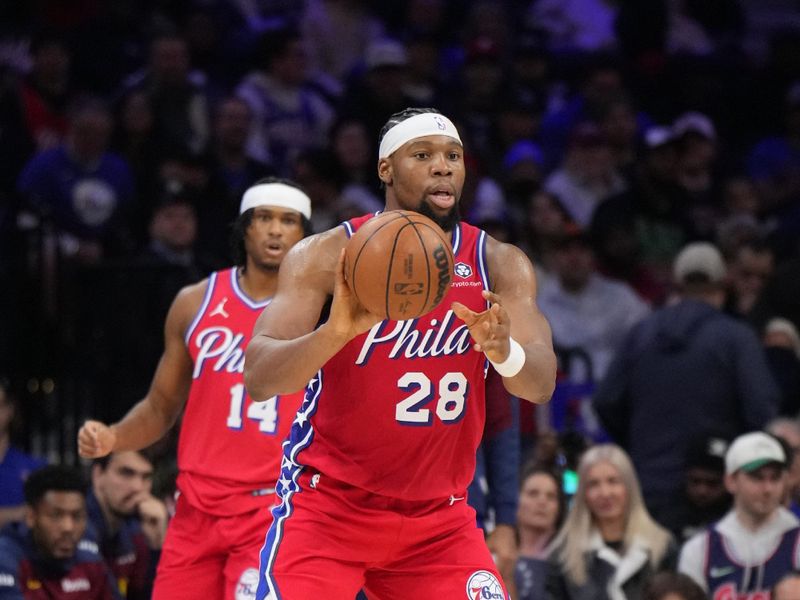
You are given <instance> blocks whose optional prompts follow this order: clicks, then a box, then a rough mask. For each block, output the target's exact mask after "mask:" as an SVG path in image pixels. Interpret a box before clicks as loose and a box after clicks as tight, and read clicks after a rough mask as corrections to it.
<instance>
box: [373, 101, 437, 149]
mask: <svg viewBox="0 0 800 600" xmlns="http://www.w3.org/2000/svg"><path fill="white" fill-rule="evenodd" d="M426 113H433V114H435V115H440V114H442V113H441V111H439V110H437V109H435V108H406V109H403V110H401V111H400V112H396V113H394V114H393V115H392V116H391V117H389V120H388V121H386V123H385V124H384V126H383V127H382V128H381V132H380V135H378V145H380V143H381V141H383V137H384V136H385V135H386V133H387V132H388V131H389V130H390V129H391V128H392V127H394V126H395V125H397V124H398V123H402V122H403V121H405V120H406V119H410V118H411V117H415V116H416V115H424V114H426Z"/></svg>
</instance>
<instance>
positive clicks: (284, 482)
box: [245, 109, 556, 600]
mask: <svg viewBox="0 0 800 600" xmlns="http://www.w3.org/2000/svg"><path fill="white" fill-rule="evenodd" d="M378 175H379V177H380V179H381V181H382V182H383V184H384V185H385V188H386V209H387V210H393V209H406V210H415V211H418V212H420V213H423V214H425V215H427V216H429V217H431V218H432V219H434V220H435V221H436V222H437V223H438V224H439V225H440V226H441V227H442V228H443V229H444V230H445V231H446V232H447V233H448V234H449V235H450V237H451V239H452V245H453V253H454V256H455V266H454V274H453V284H452V287H451V290H450V292H449V294H448V296H447V297H446V298H445V299H444V301H443V302H442V303H441V304H440V305H439V307H437V308H436V309H435V310H434V311H432V312H430V313H429V314H427V315H425V316H423V317H420V318H419V319H415V320H409V321H381V319H380V318H379V317H377V316H376V315H373V314H370V313H369V312H367V311H366V309H364V308H363V307H362V306H361V305H360V304H359V303H358V301H357V300H356V299H355V297H354V295H353V294H352V293H351V292H350V290H349V288H348V287H347V284H346V282H345V280H344V275H343V264H344V258H343V257H344V250H343V249H344V246H345V244H346V243H347V240H348V238H349V236H350V235H351V234H352V233H353V232H354V231H355V230H356V229H358V227H360V226H361V225H362V224H363V223H364V222H366V221H367V220H368V219H369V218H370V216H369V215H367V216H364V217H360V218H357V219H353V220H352V221H349V222H347V223H344V224H343V226H342V227H338V228H335V229H331V230H329V231H327V232H324V233H321V234H319V235H315V236H312V237H310V238H308V239H306V240H304V241H303V242H301V243H300V244H298V245H297V246H296V247H295V248H293V249H292V251H291V252H290V253H289V254H288V255H287V257H286V260H285V261H284V265H283V267H282V268H281V273H280V277H279V281H278V289H277V291H276V293H275V297H274V299H273V302H272V304H271V305H270V306H269V307H268V308H267V309H266V310H265V311H264V312H263V314H262V315H261V317H259V320H258V322H257V323H256V328H255V330H254V333H253V339H252V340H251V342H250V344H249V345H248V348H247V353H246V357H247V358H246V361H245V382H246V385H247V389H248V391H249V392H250V394H251V395H253V397H256V398H261V397H267V396H269V395H272V394H278V393H289V392H293V391H295V390H297V389H299V388H301V387H303V386H304V385H306V384H307V383H308V386H307V390H306V399H305V400H304V402H303V405H302V406H301V408H300V410H299V411H298V413H297V417H296V419H295V422H294V425H293V426H292V430H291V433H290V438H289V441H288V443H287V444H286V445H285V446H284V457H283V464H282V471H281V477H280V479H279V481H278V485H277V492H278V495H279V497H280V498H281V504H280V505H278V506H276V507H275V508H274V509H273V521H272V524H271V527H270V529H269V531H268V533H267V536H266V542H265V545H264V548H263V550H262V553H261V572H260V578H259V585H258V591H257V595H256V596H257V598H259V599H264V598H269V599H278V598H282V599H285V600H298V599H300V600H306V599H308V600H310V599H317V598H326V599H329V600H338V599H341V600H351V599H352V598H353V596H354V595H355V593H356V592H357V591H358V590H359V589H360V588H362V587H363V588H364V589H365V590H366V593H367V596H368V597H375V598H381V599H382V600H387V599H389V600H391V599H394V598H397V599H400V598H437V599H450V598H458V599H462V598H465V597H466V598H497V599H501V598H505V597H506V596H507V592H506V591H505V588H504V587H503V584H502V582H501V580H500V577H499V575H498V572H497V569H496V568H495V566H494V563H493V561H492V557H491V555H490V554H489V551H488V550H487V548H486V544H485V542H484V539H483V534H482V532H481V531H480V530H479V529H478V528H477V527H476V523H475V512H474V511H473V510H472V508H470V507H469V505H468V504H467V503H466V502H465V498H466V489H467V486H468V485H469V483H470V481H471V480H472V476H473V472H474V469H475V452H476V449H477V447H478V443H479V442H480V438H481V434H482V432H483V421H484V416H485V414H484V413H485V404H484V378H485V372H486V368H487V360H488V361H491V362H492V363H493V364H495V365H496V369H497V370H498V371H499V372H500V373H501V374H502V375H503V376H504V377H503V381H504V384H505V387H506V388H507V389H508V391H509V392H511V393H512V394H514V395H516V396H519V397H522V398H526V399H528V400H531V401H533V402H545V401H547V400H548V399H549V397H550V394H551V393H552V391H553V388H554V385H555V370H556V359H555V355H554V353H553V348H552V343H551V336H550V328H549V326H548V324H547V322H546V320H545V319H544V317H543V316H542V315H541V313H540V312H539V310H538V309H537V307H536V302H535V296H536V279H535V275H534V272H533V267H532V266H531V263H530V261H529V260H528V259H527V258H526V257H525V255H524V254H523V253H522V252H521V251H520V250H519V249H517V248H516V247H514V246H511V245H508V244H503V243H500V242H498V241H497V240H494V239H493V238H490V237H488V236H487V235H486V234H485V233H484V232H483V231H481V230H479V229H477V228H475V227H472V226H470V225H468V224H466V223H463V222H460V220H459V216H458V201H459V197H460V195H461V190H462V187H463V184H464V176H465V172H464V159H463V148H462V144H461V140H460V138H459V135H458V132H457V130H456V128H455V127H454V126H453V124H452V123H451V122H450V120H449V119H447V118H446V117H444V116H443V115H441V114H440V113H438V112H437V111H434V110H432V109H407V110H405V111H403V112H401V113H397V114H396V115H393V116H392V118H391V119H390V120H389V122H388V123H387V124H386V126H385V127H384V128H383V131H382V135H381V143H380V158H379V161H378ZM331 297H332V300H331V304H330V310H329V313H328V316H327V320H325V322H324V323H323V324H322V325H320V326H319V327H317V323H318V320H319V318H320V313H321V312H322V310H323V307H324V306H325V305H326V303H327V302H328V300H329V299H330V298H331ZM309 382H310V383H309Z"/></svg>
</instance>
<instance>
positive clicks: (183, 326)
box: [78, 180, 311, 600]
mask: <svg viewBox="0 0 800 600" xmlns="http://www.w3.org/2000/svg"><path fill="white" fill-rule="evenodd" d="M239 212H240V214H239V218H238V220H237V222H236V225H235V236H236V238H237V240H238V244H237V247H238V254H239V256H238V257H237V263H238V265H239V266H237V267H234V268H231V269H228V270H224V271H219V272H215V273H212V274H211V276H210V277H209V278H208V279H205V280H203V281H201V282H200V283H197V284H195V285H191V286H188V287H186V288H184V289H183V290H181V291H180V292H179V293H178V295H177V296H176V298H175V301H174V302H173V304H172V307H171V308H170V311H169V314H168V315H167V320H166V325H165V349H164V354H163V356H162V357H161V361H160V363H159V365H158V368H157V370H156V373H155V376H154V378H153V382H152V385H151V388H150V391H149V392H148V394H147V396H146V397H145V398H144V399H143V400H141V401H140V402H139V403H138V404H137V405H136V406H134V407H133V409H131V411H130V412H129V413H128V414H127V415H126V416H125V417H124V418H123V419H122V420H121V421H120V422H118V423H115V424H113V425H111V426H106V425H104V424H102V423H99V422H97V421H87V422H86V423H85V424H84V425H83V427H82V428H81V430H80V432H79V433H78V449H79V451H80V454H81V456H84V457H88V458H96V457H99V456H104V455H106V454H108V453H110V452H119V451H123V450H136V449H139V448H142V447H144V446H147V445H149V444H151V443H153V442H154V441H156V440H158V439H159V438H160V437H161V436H163V435H164V434H165V433H166V432H167V430H168V429H169V428H170V427H171V426H172V424H173V423H174V422H175V420H176V419H177V417H178V415H179V413H180V412H181V409H182V408H183V405H184V402H186V397H187V391H188V402H187V403H186V409H185V412H184V415H183V421H182V425H181V432H180V439H179V442H178V467H179V475H178V482H177V483H178V490H179V492H180V496H179V498H178V502H177V508H176V514H175V517H174V518H173V519H172V521H171V522H170V525H169V528H168V530H167V537H166V540H165V542H164V547H163V550H162V554H161V559H160V561H159V565H158V572H157V575H156V581H155V585H154V589H153V598H154V600H174V599H176V598H209V599H222V598H224V599H226V600H232V599H234V598H236V599H237V600H239V599H241V598H252V597H253V595H254V591H255V584H256V581H257V577H258V571H257V566H258V550H259V548H260V547H261V544H262V543H263V539H264V535H263V534H264V521H265V519H267V520H268V519H270V518H271V516H270V512H269V509H270V507H271V506H272V504H273V502H274V488H275V479H276V476H277V475H278V473H279V470H280V468H279V463H280V460H281V450H280V444H281V442H282V441H283V440H284V438H285V437H286V434H287V432H288V429H289V427H290V426H291V422H292V419H293V418H294V415H295V413H296V412H297V408H298V405H299V404H300V402H301V400H302V395H301V394H295V395H283V394H282V395H280V396H279V395H272V396H270V397H267V396H264V397H258V398H256V399H257V400H260V401H261V402H257V403H256V402H253V401H252V398H251V397H250V396H248V395H247V394H246V393H245V389H244V382H243V380H242V370H243V362H244V350H245V345H246V344H247V341H248V339H249V338H250V334H251V333H252V331H253V325H254V323H255V321H256V319H257V317H258V315H259V314H260V313H261V310H262V309H263V308H264V306H266V305H267V304H268V303H269V301H270V298H271V297H272V296H273V294H274V292H275V288H276V286H277V280H278V267H279V266H280V264H281V261H282V260H283V258H284V256H285V255H286V253H287V252H288V250H289V248H291V247H292V246H293V245H294V244H295V243H297V242H298V241H299V240H300V239H302V238H303V237H304V236H305V235H306V233H307V232H308V228H309V218H310V217H311V201H310V200H309V198H308V196H307V195H306V194H305V193H304V192H302V191H301V190H300V189H299V188H297V187H295V186H294V185H293V184H289V183H288V182H283V181H279V180H265V181H264V182H259V183H257V184H256V185H254V186H253V187H251V188H249V189H248V190H247V191H246V192H245V193H244V196H243V197H242V201H241V206H240V211H239Z"/></svg>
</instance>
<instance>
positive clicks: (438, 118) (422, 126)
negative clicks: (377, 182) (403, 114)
mask: <svg viewBox="0 0 800 600" xmlns="http://www.w3.org/2000/svg"><path fill="white" fill-rule="evenodd" d="M426 135H446V136H448V137H451V138H453V139H454V140H456V141H457V142H458V143H459V144H461V138H460V137H459V136H458V130H457V129H456V126H455V125H453V122H452V121H451V120H450V119H448V118H447V117H445V116H444V115H440V114H439V113H421V114H418V115H414V116H413V117H409V118H408V119H406V120H405V121H400V122H399V123H398V124H397V125H395V126H394V127H392V128H391V129H390V130H389V131H387V132H386V135H384V136H383V139H382V140H381V147H380V149H379V150H378V158H379V159H381V158H389V157H390V156H391V155H392V153H393V152H394V151H395V150H397V149H398V148H399V147H400V146H402V145H403V144H405V143H406V142H409V141H411V140H413V139H416V138H419V137H423V136H426Z"/></svg>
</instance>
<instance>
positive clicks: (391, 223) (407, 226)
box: [345, 210, 453, 321]
mask: <svg viewBox="0 0 800 600" xmlns="http://www.w3.org/2000/svg"><path fill="white" fill-rule="evenodd" d="M452 273H453V251H452V249H451V247H450V241H449V240H448V236H447V235H446V234H445V232H444V231H442V229H441V227H439V226H438V225H437V224H436V223H434V222H433V221H432V220H430V219H429V218H428V217H426V216H424V215H421V214H419V213H416V212H412V211H408V210H391V211H387V212H384V213H381V214H379V215H378V216H376V217H373V218H372V219H370V220H369V221H367V222H366V223H364V224H363V225H362V226H361V227H360V228H359V229H358V231H356V232H355V233H354V234H353V237H352V238H350V241H348V243H347V246H346V247H345V278H346V279H347V283H348V285H349V286H350V289H351V290H352V291H353V293H354V294H355V295H356V297H357V298H358V300H359V302H361V304H363V305H364V307H366V308H367V310H369V311H370V312H372V313H375V314H376V315H380V316H382V317H384V318H388V319H392V320H396V321H399V320H402V319H415V318H417V317H420V316H422V315H424V314H425V313H428V312H430V311H432V310H433V309H434V308H436V306H438V304H439V303H440V302H441V301H442V299H443V298H444V297H445V296H446V295H447V292H448V291H449V290H450V280H451V277H452Z"/></svg>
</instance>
